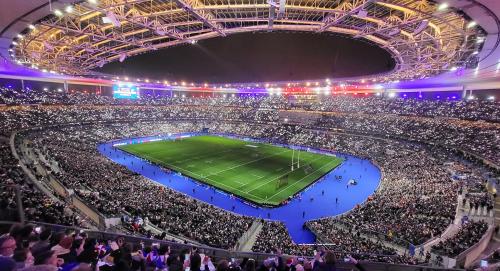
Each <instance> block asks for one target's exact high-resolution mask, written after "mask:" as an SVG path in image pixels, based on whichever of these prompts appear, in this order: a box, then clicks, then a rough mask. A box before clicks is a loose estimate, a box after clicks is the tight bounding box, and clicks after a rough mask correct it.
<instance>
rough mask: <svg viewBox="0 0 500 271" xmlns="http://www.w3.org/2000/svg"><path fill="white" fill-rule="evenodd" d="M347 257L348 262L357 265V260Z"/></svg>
mask: <svg viewBox="0 0 500 271" xmlns="http://www.w3.org/2000/svg"><path fill="white" fill-rule="evenodd" d="M348 257H349V262H350V263H352V264H358V260H356V259H354V258H353V257H352V256H351V255H349V256H348Z"/></svg>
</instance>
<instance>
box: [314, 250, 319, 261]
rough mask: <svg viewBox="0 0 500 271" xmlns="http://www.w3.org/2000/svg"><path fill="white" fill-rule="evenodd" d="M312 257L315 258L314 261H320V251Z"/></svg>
mask: <svg viewBox="0 0 500 271" xmlns="http://www.w3.org/2000/svg"><path fill="white" fill-rule="evenodd" d="M314 259H315V260H316V261H320V260H321V253H319V252H316V255H314Z"/></svg>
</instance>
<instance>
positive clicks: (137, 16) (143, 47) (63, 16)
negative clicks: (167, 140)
mask: <svg viewBox="0 0 500 271" xmlns="http://www.w3.org/2000/svg"><path fill="white" fill-rule="evenodd" d="M0 5H1V6H2V10H0V15H1V16H0V29H1V32H0V55H1V56H2V57H3V58H4V59H5V61H6V62H8V63H7V64H5V65H6V66H8V67H9V69H12V66H11V65H8V64H9V63H12V62H17V64H20V65H24V66H25V67H26V68H28V69H30V70H31V71H30V72H31V73H33V74H38V73H40V71H46V72H50V71H53V73H60V74H66V75H85V76H90V77H93V76H97V74H95V72H93V71H92V69H93V68H96V67H99V66H102V65H104V64H105V63H108V62H112V61H119V60H120V59H124V58H127V57H129V56H132V55H136V54H141V53H145V52H148V51H152V50H157V49H161V48H165V47H169V46H173V45H177V44H182V43H192V42H196V41H198V40H201V39H208V38H213V37H220V36H226V35H230V34H233V33H242V32H249V31H252V32H253V31H280V30H284V31H311V32H324V31H330V32H334V33H341V34H345V35H350V36H352V37H354V38H357V39H365V40H368V41H370V42H372V43H374V44H377V45H379V46H381V47H383V48H384V49H386V50H387V51H389V52H390V53H391V55H392V56H393V58H394V59H395V61H396V67H395V68H394V70H393V71H392V72H390V73H387V74H380V75H374V76H373V77H371V78H367V77H365V78H363V79H373V80H377V82H395V84H397V82H403V81H404V82H410V81H411V82H412V84H416V82H421V83H423V84H443V83H450V84H451V83H455V82H468V83H473V82H479V81H481V82H485V81H488V80H495V77H496V71H497V70H498V66H499V65H498V63H499V59H500V51H499V50H498V45H499V43H500V36H499V29H500V20H499V19H498V15H499V13H500V2H499V1H497V0H468V1H461V0H447V1H430V0H329V1H309V0H253V1H248V0H239V1H233V0H223V1H214V0H87V1H69V0H67V1H55V0H54V1H51V2H49V1H48V0H33V1H7V0H0ZM475 60H477V62H478V65H479V68H478V69H476V68H474V69H466V68H465V67H466V66H468V65H469V66H474V64H475V63H474V62H475ZM26 68H20V67H17V68H15V69H18V70H19V71H20V72H22V71H26ZM4 69H5V68H4ZM42 74H43V73H42ZM311 79H315V78H311ZM353 80H356V78H353Z"/></svg>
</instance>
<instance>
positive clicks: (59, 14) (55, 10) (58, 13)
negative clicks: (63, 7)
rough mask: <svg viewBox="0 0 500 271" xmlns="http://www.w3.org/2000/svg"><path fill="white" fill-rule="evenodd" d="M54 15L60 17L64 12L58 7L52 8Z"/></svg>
mask: <svg viewBox="0 0 500 271" xmlns="http://www.w3.org/2000/svg"><path fill="white" fill-rule="evenodd" d="M54 15H56V16H57V17H62V16H63V15H64V14H63V13H62V11H60V10H59V9H54Z"/></svg>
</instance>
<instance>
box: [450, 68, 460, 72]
mask: <svg viewBox="0 0 500 271" xmlns="http://www.w3.org/2000/svg"><path fill="white" fill-rule="evenodd" d="M457 69H458V68H457V67H451V69H450V71H452V72H454V71H456V70H457Z"/></svg>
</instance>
